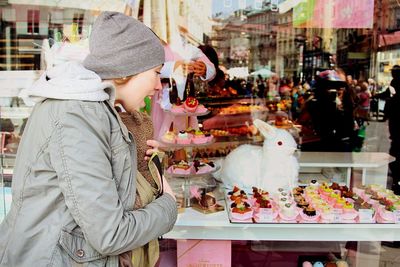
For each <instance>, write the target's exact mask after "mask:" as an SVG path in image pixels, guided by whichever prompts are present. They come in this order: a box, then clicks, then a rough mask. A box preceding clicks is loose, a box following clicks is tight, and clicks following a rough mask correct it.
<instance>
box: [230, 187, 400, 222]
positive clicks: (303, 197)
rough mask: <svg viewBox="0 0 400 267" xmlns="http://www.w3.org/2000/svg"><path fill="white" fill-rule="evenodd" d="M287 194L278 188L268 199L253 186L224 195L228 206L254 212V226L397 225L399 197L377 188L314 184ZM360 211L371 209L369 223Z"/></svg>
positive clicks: (266, 195)
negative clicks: (287, 224) (290, 224)
mask: <svg viewBox="0 0 400 267" xmlns="http://www.w3.org/2000/svg"><path fill="white" fill-rule="evenodd" d="M289 192H290V193H289ZM289 192H288V191H286V190H284V189H281V188H280V189H278V190H277V192H276V193H274V194H273V196H274V198H271V197H270V193H269V192H267V191H264V190H263V189H261V188H256V187H252V192H249V193H247V192H245V191H244V190H242V189H240V188H239V187H237V186H235V187H234V188H233V189H232V190H231V191H229V192H228V193H227V203H242V202H243V203H246V204H243V205H245V207H246V211H249V210H248V209H251V210H252V211H253V222H256V223H271V222H281V223H288V222H289V223H359V222H361V223H374V222H378V223H396V218H395V213H394V211H396V210H397V209H398V208H400V197H399V196H396V195H394V194H393V192H391V191H390V190H383V189H382V188H379V187H378V186H375V187H370V186H369V187H366V188H365V189H364V188H363V189H362V190H358V189H357V188H354V190H351V189H349V188H348V187H347V186H345V185H340V184H332V185H328V184H326V183H323V184H315V183H313V184H310V185H308V186H306V187H296V188H294V189H292V190H291V191H289ZM346 192H351V194H349V196H352V197H351V198H350V197H348V198H346V197H345V196H344V195H345V194H346ZM327 193H329V195H327ZM342 193H343V196H341V195H342ZM358 193H361V194H362V196H360V195H358ZM248 194H249V197H248ZM375 198H377V199H375ZM361 209H371V210H372V213H371V214H372V217H371V220H369V219H368V217H365V215H367V216H368V213H365V212H363V216H361V215H360V216H361V218H362V221H360V220H361V218H359V211H360V210H361ZM263 210H268V213H267V215H266V216H267V218H268V219H264V220H261V219H260V218H261V217H260V214H261V211H263ZM360 212H361V211H360ZM360 214H361V213H360ZM248 216H249V215H248ZM233 217H234V216H231V218H233ZM246 218H247V217H246ZM263 218H264V217H263ZM239 222H241V221H240V220H239ZM246 222H248V219H246Z"/></svg>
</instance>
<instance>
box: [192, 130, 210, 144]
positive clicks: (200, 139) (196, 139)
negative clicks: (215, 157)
mask: <svg viewBox="0 0 400 267" xmlns="http://www.w3.org/2000/svg"><path fill="white" fill-rule="evenodd" d="M192 142H193V144H204V143H207V142H208V138H207V137H206V136H205V135H204V133H203V132H202V131H200V130H196V132H195V133H194V135H193V138H192Z"/></svg>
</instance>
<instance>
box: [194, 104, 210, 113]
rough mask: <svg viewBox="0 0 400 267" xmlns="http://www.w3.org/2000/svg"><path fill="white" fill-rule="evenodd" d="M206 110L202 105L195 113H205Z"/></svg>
mask: <svg viewBox="0 0 400 267" xmlns="http://www.w3.org/2000/svg"><path fill="white" fill-rule="evenodd" d="M207 111H208V109H207V108H206V107H205V106H204V105H199V106H198V107H197V109H196V112H197V113H206V112H207Z"/></svg>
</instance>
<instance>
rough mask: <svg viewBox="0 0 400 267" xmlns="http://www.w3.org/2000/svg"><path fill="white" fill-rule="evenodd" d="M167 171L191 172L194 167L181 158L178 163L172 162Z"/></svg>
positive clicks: (177, 172) (175, 172) (176, 172)
mask: <svg viewBox="0 0 400 267" xmlns="http://www.w3.org/2000/svg"><path fill="white" fill-rule="evenodd" d="M168 172H170V173H174V174H193V173H194V168H193V166H191V165H189V163H187V162H186V161H183V160H181V161H180V162H179V163H178V164H174V165H172V166H171V167H169V168H168Z"/></svg>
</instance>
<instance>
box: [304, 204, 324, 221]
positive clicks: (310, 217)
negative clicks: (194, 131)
mask: <svg viewBox="0 0 400 267" xmlns="http://www.w3.org/2000/svg"><path fill="white" fill-rule="evenodd" d="M320 216H321V214H320V213H319V212H318V211H316V210H315V209H314V208H312V207H307V208H305V209H303V211H302V212H300V217H301V220H302V221H305V222H318V220H319V217H320Z"/></svg>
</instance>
